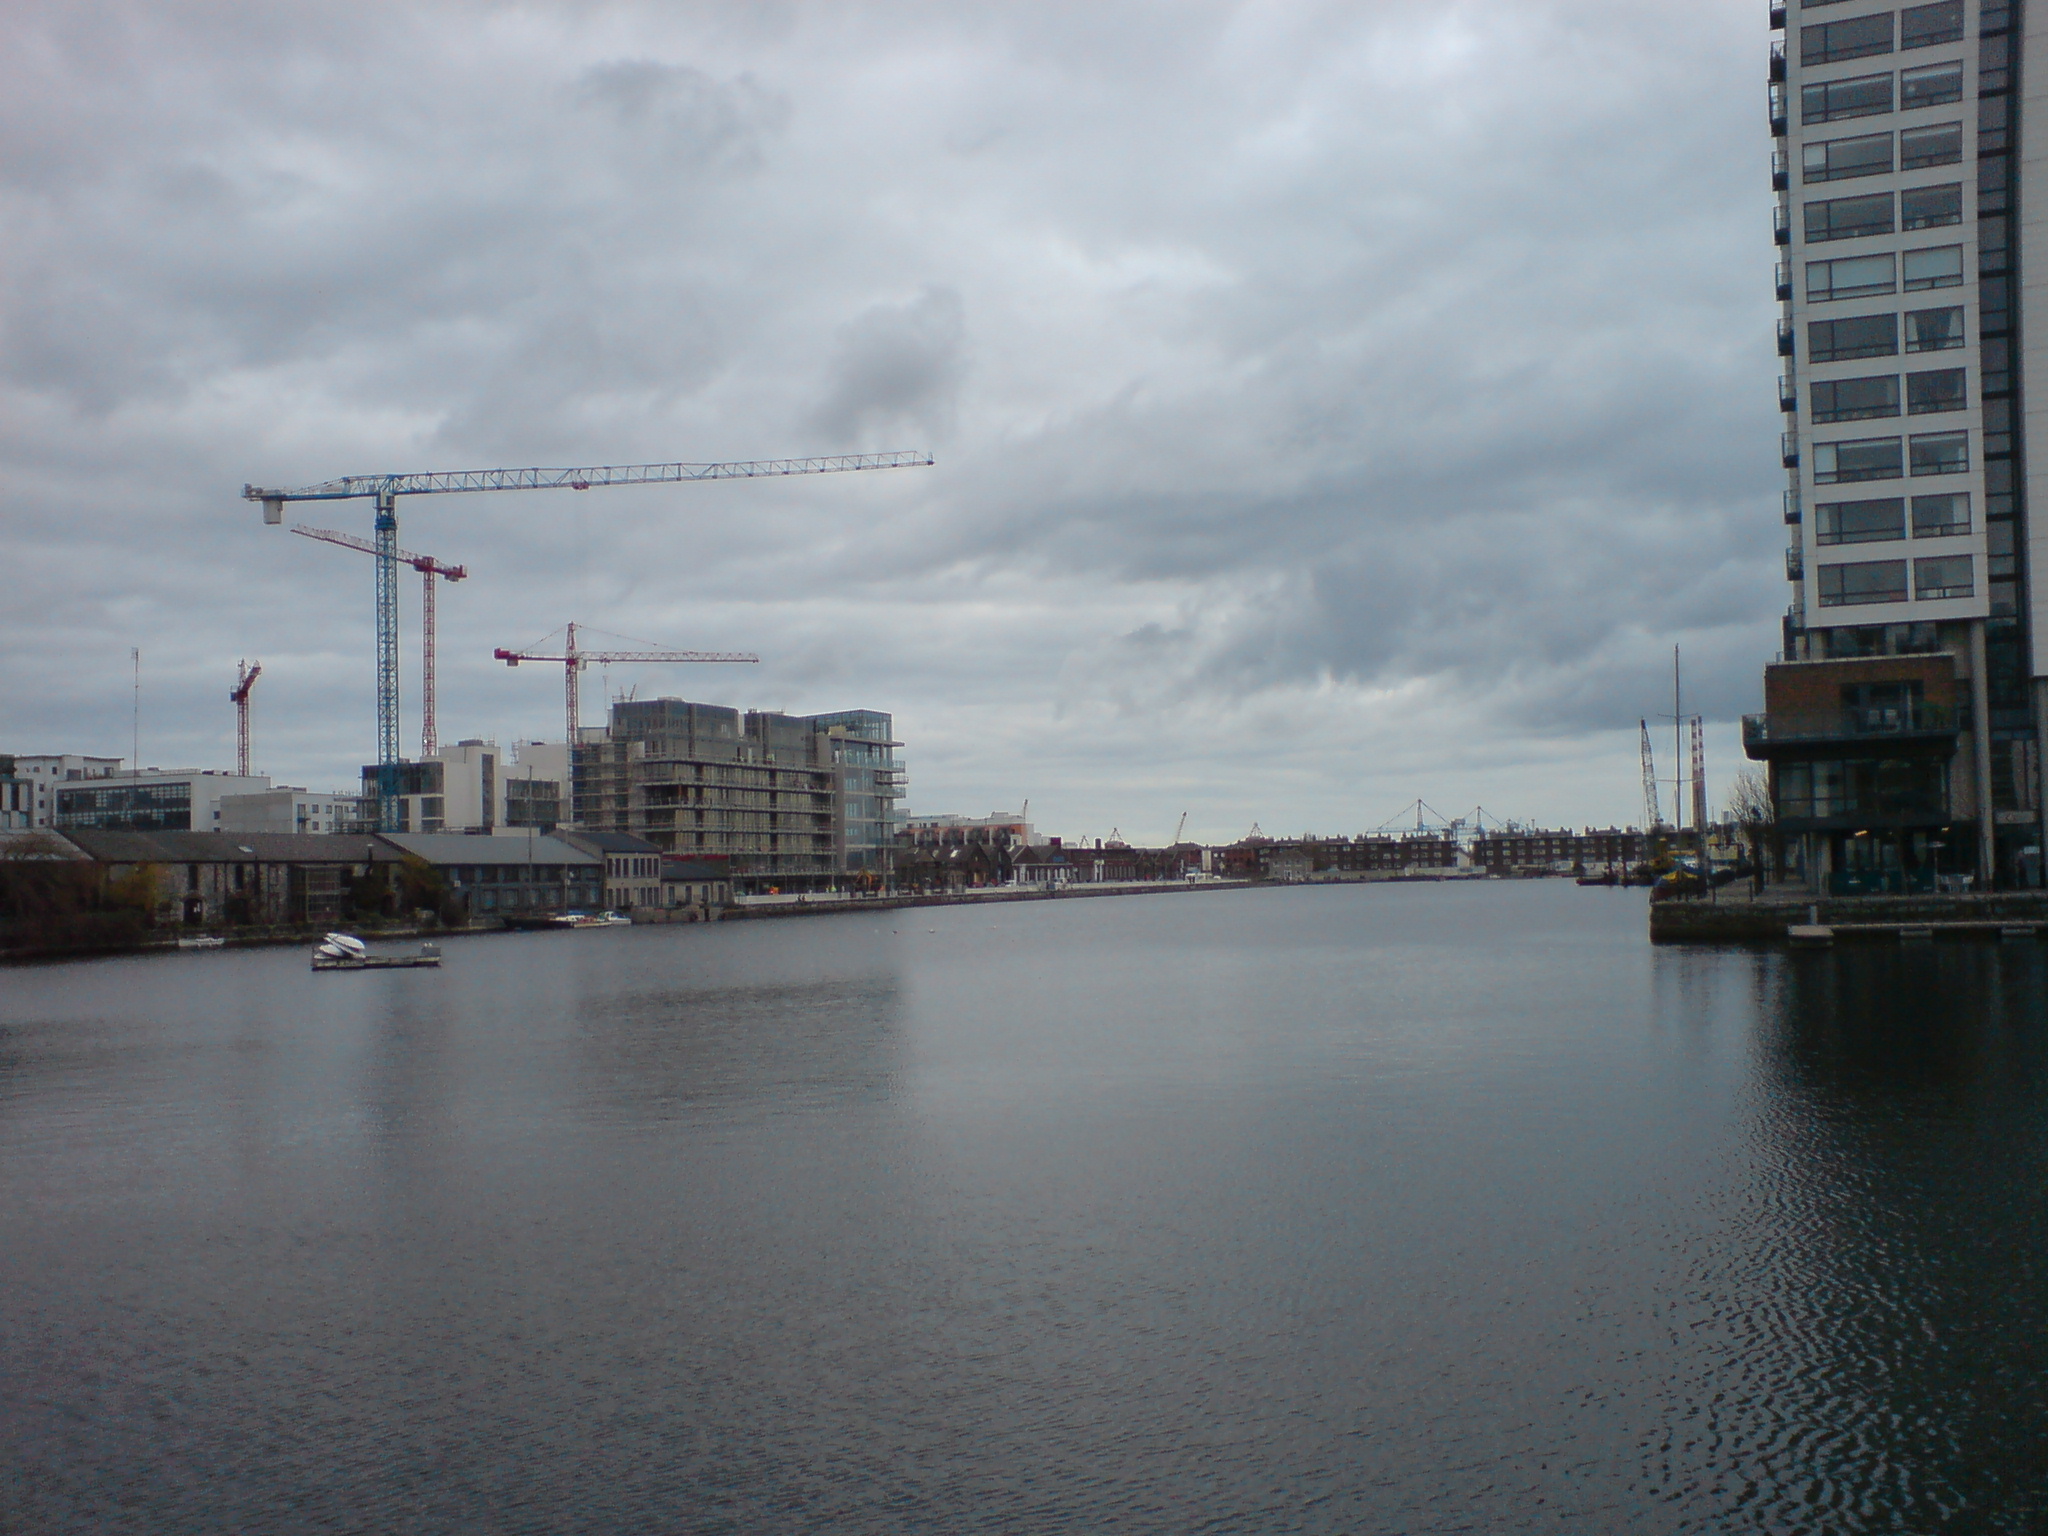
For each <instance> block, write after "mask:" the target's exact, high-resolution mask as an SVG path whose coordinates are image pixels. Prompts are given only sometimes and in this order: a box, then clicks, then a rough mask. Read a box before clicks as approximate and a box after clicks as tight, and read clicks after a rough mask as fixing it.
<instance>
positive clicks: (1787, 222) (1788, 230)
mask: <svg viewBox="0 0 2048 1536" xmlns="http://www.w3.org/2000/svg"><path fill="white" fill-rule="evenodd" d="M1879 233H1882V231H1879ZM1771 239H1772V240H1774V241H1776V242H1777V243H1778V244H1779V245H1790V244H1791V243H1792V210H1791V209H1790V208H1788V207H1787V206H1786V205H1785V204H1783V203H1780V204H1778V206H1777V207H1776V208H1773V209H1772V210H1771Z"/></svg>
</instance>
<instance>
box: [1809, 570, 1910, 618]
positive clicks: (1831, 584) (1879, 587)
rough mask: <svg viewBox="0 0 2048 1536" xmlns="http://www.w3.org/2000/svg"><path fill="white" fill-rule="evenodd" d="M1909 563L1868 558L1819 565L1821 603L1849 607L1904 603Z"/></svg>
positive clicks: (1825, 605)
mask: <svg viewBox="0 0 2048 1536" xmlns="http://www.w3.org/2000/svg"><path fill="white" fill-rule="evenodd" d="M1905 600H1906V562H1905V561H1903V560H1869V561H1864V562H1862V563H1860V564H1856V565H1824V566H1822V567H1821V568H1820V605H1821V607H1823V608H1846V607H1849V606H1851V605H1854V604H1857V603H1903V602H1904V601H1905Z"/></svg>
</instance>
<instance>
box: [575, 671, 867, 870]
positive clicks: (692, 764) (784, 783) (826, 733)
mask: <svg viewBox="0 0 2048 1536" xmlns="http://www.w3.org/2000/svg"><path fill="white" fill-rule="evenodd" d="M890 729H891V721H890V717H889V716H888V715H886V714H880V713H877V712H876V711H874V710H864V709H861V710H846V711H842V712H839V713H836V714H825V715H784V714H778V713H774V712H771V711H761V710H748V711H746V712H745V713H744V714H743V713H742V712H740V711H739V710H736V709H729V708H726V707H724V706H723V705H717V704H693V703H690V702H688V701H687V700H684V699H637V700H624V701H621V702H619V703H616V704H614V705H613V706H612V712H611V721H610V724H609V725H608V726H607V727H606V729H604V730H603V731H586V732H584V739H583V740H582V741H580V742H578V743H577V746H576V761H575V812H576V817H575V819H576V825H577V826H579V827H581V828H583V829H585V830H588V831H593V832H622V833H630V834H632V835H633V836H635V837H642V838H645V839H646V840H647V841H648V842H650V843H652V844H654V846H655V847H657V848H659V849H660V850H661V851H662V852H664V853H669V854H680V855H684V856H687V857H691V858H699V859H714V860H725V861H729V867H730V869H731V871H732V874H733V876H734V878H735V879H736V880H739V881H741V882H742V883H747V884H752V885H757V886H758V885H762V884H766V883H771V882H772V883H775V884H777V885H779V886H782V887H785V888H789V889H801V888H805V887H808V886H824V885H829V884H833V883H836V882H837V881H838V879H839V878H840V877H841V876H843V875H847V874H863V873H869V872H876V873H879V872H881V871H883V870H884V869H885V868H886V866H887V862H888V857H889V851H890V849H891V846H892V844H893V842H894V839H895V832H896V810H895V806H896V801H897V800H898V799H899V798H901V796H902V794H903V787H904V786H903V775H904V766H903V764H902V762H901V761H900V760H899V759H898V758H897V757H896V756H895V749H896V748H897V747H898V746H899V745H900V743H898V742H896V741H894V740H892V739H891V737H890Z"/></svg>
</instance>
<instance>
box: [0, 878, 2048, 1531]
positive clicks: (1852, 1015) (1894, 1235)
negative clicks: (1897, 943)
mask: <svg viewBox="0 0 2048 1536" xmlns="http://www.w3.org/2000/svg"><path fill="white" fill-rule="evenodd" d="M2044 988H2048V978H2044V971H2043V958H2042V953H2041V951H2040V950H2039V949H2038V948H2036V947H2034V946H2020V945H2013V946H2009V947H2005V948H2001V947H1998V946H1993V945H1983V946H1963V945H1954V946H1949V945H1943V946H1934V947H1928V946H1921V947H1917V948H1913V949H1907V950H1896V949H1893V950H1864V951H1860V952H1842V953H1836V954H1822V955H1801V956H1785V955H1761V954H1748V953H1739V952H1706V951H1673V950H1664V951H1652V950H1651V949H1650V948H1649V946H1648V945H1647V944H1646V943H1645V942H1644V941H1643V911H1642V905H1641V901H1640V899H1639V896H1638V895H1637V894H1635V893H1629V892H1614V891H1581V890H1578V889H1577V888H1575V887H1572V886H1569V885H1559V884H1554V883H1540V884H1495V885H1487V886H1480V887H1457V886H1413V887H1405V888H1389V887H1380V888H1356V887H1354V888H1350V889H1324V890H1307V889H1294V890H1279V891H1268V892H1251V893H1243V894H1227V893H1214V894H1203V895H1198V896H1183V897H1165V898H1149V899H1137V900H1108V901H1074V902H1066V903H1055V904H1036V905H1030V906H1024V907H1015V908H1009V909H1005V910H994V911H973V910H966V909H961V908H947V909H940V910H937V911H931V912H920V913H884V914H871V915H864V916H854V917H841V918H831V919H813V920H793V921H788V922H775V923H757V924H730V925H726V926H723V927H717V928H712V929H708V930H707V929H696V928H670V929H642V930H630V931H622V932H612V933H605V932H590V933H582V934H544V935H532V936H521V937H512V936H506V937H493V938H481V939H474V940H464V941H457V942H453V943H451V944H450V945H449V946H448V962H447V966H446V968H445V970H443V971H442V972H441V973H439V974H432V973H419V974H408V973H393V974H387V975H355V976H347V975H342V976H334V975H326V976H317V977H316V976H314V975H312V974H311V973H310V972H309V971H308V970H307V969H306V961H305V957H304V955H303V954H301V953H298V952H274V951H273V952H249V953H237V954H229V953H216V954H185V955H178V956H173V957H164V958H152V959H146V960H133V961H103V962H99V963H95V964H88V965H73V966H61V967H51V968H42V969H31V970H14V971H8V972H0V1445H4V1446H5V1447H6V1454H7V1455H8V1457H9V1459H10V1463H11V1465H10V1466H9V1467H8V1469H7V1472H6V1475H5V1476H4V1477H0V1529H5V1530H7V1531H9V1532H14V1531H20V1532H46V1531H47V1532H71V1531H79V1532H86V1531H90V1532H96V1533H97V1532H126V1531H137V1532H143V1531H146V1532H151V1533H160V1532H182V1531H208V1532H214V1531H253V1532H265V1533H271V1532H299V1531H365V1532H371V1531H374V1532H445V1531H454V1530H465V1531H532V1532H548V1533H555V1532H592V1533H597V1532H603V1533H613V1532H623V1531H643V1530H644V1531H665V1530H666V1531H691V1532H696V1531H704V1532H713V1531H733V1532H748V1533H752V1532H767V1531H774V1532H812V1531H815V1532H828V1531H829V1532H974V1531H1018V1532H1040V1531H1075V1532H1094V1531H1112V1530H1113V1531H1126V1532H1161V1533H1168V1532H1171V1533H1180V1532H1196V1531H1246V1532H1281V1531H1318V1532H1321V1531H1328V1532H1375V1531H1385V1532H1403V1533H1406V1532H1435V1531H1464V1530H1510V1529H1512V1530H1531V1531H1560V1532H1565V1531H1570V1532H1585V1531H1589V1530H1622V1529H1627V1530H1630V1531H1636V1532H1663V1531H1715V1532H1719V1531H1748V1530H1756V1531H1772V1532H1792V1531H1814V1532H1822V1531H1825V1532H1850V1531H1882V1532H1926V1531H1949V1530H1954V1531H1968V1532H1980V1531H1985V1532H2003V1531H2012V1532H2020V1531H2029V1532H2031V1531H2038V1530H2041V1529H2044V1528H2048V1493H2044V1482H2048V1470H2044V1467H2048V1462H2044V1451H2043V1448H2044V1446H2048V1400H2044V1399H2048V1386H2044V1381H2048V1375H2044V1372H2048V1329H2044V1316H2043V1314H2044V1304H2048V1273H2044V1264H2048V1224H2044V1216H2048V1016H2044V1008H2043V999H2044Z"/></svg>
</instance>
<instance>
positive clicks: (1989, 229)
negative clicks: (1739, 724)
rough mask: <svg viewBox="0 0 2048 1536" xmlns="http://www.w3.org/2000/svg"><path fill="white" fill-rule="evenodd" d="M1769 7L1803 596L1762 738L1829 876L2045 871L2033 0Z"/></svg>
mask: <svg viewBox="0 0 2048 1536" xmlns="http://www.w3.org/2000/svg"><path fill="white" fill-rule="evenodd" d="M1771 23H1772V26H1773V27H1774V28H1778V29H1782V30H1783V33H1784V38H1783V41H1782V42H1779V43H1775V44H1774V45H1773V46H1772V50H1771V61H1770V76H1771V80H1770V118H1771V125H1770V126H1771V133H1772V136H1773V140H1774V144H1775V150H1774V154H1773V161H1772V181H1773V184H1774V186H1775V187H1776V189H1777V193H1778V207H1777V220H1776V231H1775V238H1776V241H1777V245H1778V250H1779V260H1778V267H1777V292H1778V299H1779V301H1780V304H1781V306H1782V312H1781V318H1780V320H1779V323H1778V351H1779V353H1780V355H1781V357H1782V358H1783V368H1784V372H1783V377H1782V379H1781V380H1780V384H1779V403H1780V405H1781V407H1782V408H1783V410H1784V412H1785V432H1784V440H1783V460H1784V465H1785V469H1786V472H1787V482H1788V483H1787V486H1786V490H1785V504H1784V516H1785V522H1786V524H1787V526H1788V532H1789V540H1788V547H1787V549H1786V554H1785V558H1786V574H1787V576H1788V577H1789V578H1790V581H1791V585H1792V600H1791V604H1790V607H1789V609H1788V612H1787V614H1786V617H1785V623H1784V652H1783V655H1782V656H1781V658H1780V660H1779V662H1778V663H1777V664H1776V665H1774V666H1772V667H1770V668H1769V669H1767V672H1766V677H1765V705H1766V709H1765V713H1764V714H1762V715H1756V716H1751V717H1750V718H1749V719H1748V720H1746V721H1745V722H1744V744H1745V747H1746V749H1747V750H1748V752H1749V755H1750V756H1752V757H1754V758H1758V759H1761V760H1763V761H1766V762H1767V763H1768V764H1769V765H1770V772H1771V778H1772V788H1773V795H1774V798H1775V801H1776V805H1777V809H1778V815H1779V823H1780V827H1781V829H1782V830H1783V831H1785V832H1786V833H1788V834H1790V835H1791V836H1792V837H1793V839H1794V840H1795V842H1796V843H1797V845H1798V846H1799V847H1800V848H1801V850H1802V852H1803V854H1804V857H1805V859H1806V862H1807V866H1808V873H1809V874H1810V875H1811V876H1813V877H1814V878H1816V879H1817V880H1820V881H1822V882H1823V883H1825V884H1826V885H1828V886H1829V888H1831V889H1834V890H1837V891H1855V890H1910V889H1925V888H1931V887H1933V886H1934V884H1935V883H1936V882H1937V881H1938V880H1940V879H1941V878H1942V877H1944V876H1946V877H1950V878H1952V879H1955V880H1957V881H1961V880H1964V879H1967V880H1969V881H1971V882H1974V883H1977V884H1978V885H1979V886H1980V887H1981V886H1983V885H1989V884H1991V883H1993V882H1994V881H1995V882H1996V883H1998V884H2005V885H2009V884H2018V883H2029V882H2032V881H2035V880H2038V878H2039V868H2040V864H2039V855H2038V848H2039V846H2040V826H2039V821H2040V815H2041V809H2040V805H2041V797H2040V790H2039V765H2040V740H2041V730H2042V724H2043V716H2042V712H2041V711H2040V710H2039V709H2038V708H2037V707H2036V702H2037V698H2038V696H2039V694H2040V691H2041V685H2040V684H2037V683H2036V681H2035V679H2036V678H2040V679H2042V680H2043V681H2044V682H2048V656H2043V655H2037V653H2036V641H2035V636H2037V635H2039V634H2041V633H2042V632H2043V631H2042V623H2043V622H2044V620H2048V614H2041V613H2036V612H2034V611H2033V609H2032V606H2031V603H2032V602H2033V601H2037V599H2030V596H2029V593H2028V591H2027V580H2026V570H2027V565H2028V556H2029V553H2030V550H2029V535H2028V527H2029V523H2028V495H2027V491H2028V477H2027V472H2026V468H2025V466H2026V462H2027V456H2026V453H2025V439H2026V426H2027V418H2026V417H2025V416H2024V415H2023V413H2022V408H2021V394H2022V383H2023V379H2024V375H2025V373H2026V368H2027V363H2028V360H2029V357H2028V353H2027V351H2026V349H2025V347H2024V346H2023V345H2022V341H2021V335H2020V313H2021V308H2022V299H2023V297H2024V296H2025V295H2026V294H2027V293H2029V292H2030V291H2032V290H2034V289H2036V288H2038V287H2039V285H2040V283H2041V282H2042V281H2044V280H2048V230H2043V231H2041V232H2040V233H2039V234H2038V235H2036V236H2035V237H2034V238H2032V239H2031V240H2030V239H2029V238H2027V236H2028V229H2027V226H2026V225H2025V223H2024V221H2025V219H2026V218H2028V217H2029V216H2031V217H2032V218H2033V219H2034V220H2035V221H2036V222H2037V223H2038V222H2039V221H2040V220H2041V219H2042V218H2043V217H2044V212H2043V210H2048V183H2041V178H2042V177H2043V176H2048V164H2044V162H2043V160H2042V159H2041V153H2042V151H2048V109H2044V110H2043V111H2041V112H2039V113H2034V114H2025V113H2023V112H2022V111H2021V100H2022V96H2021V93H2020V92H2019V91H2018V90H2017V89H2016V87H2017V85H2018V82H2019V81H2020V80H2021V79H2022V78H2025V76H2026V72H2025V71H2024V70H2023V69H2022V65H2023V63H2024V62H2025V61H2024V58H2023V55H2024V52H2025V49H2024V45H2023V41H2022V32H2021V26H2020V16H2019V11H2018V8H2017V6H2014V5H2011V4H2009V3H2007V0H1934V3H1932V4H1922V5H1899V4H1896V3H1894V4H1889V5H1884V4H1878V3H1875V0H1793V3H1792V4H1790V5H1789V6H1773V8H1772V10H1771ZM2044 36H2048V34H2044ZM2044 47H2048V43H2044V44H2037V47H2036V51H2041V50H2042V48H2044ZM2034 76H2035V77H2036V78H2040V79H2041V81H2042V85H2043V87H2048V54H2044V56H2043V58H2042V59H2041V61H2040V65H2039V67H2038V68H2037V69H2036V70H2035V71H2034ZM2029 123H2033V124H2034V126H2033V127H2032V129H2031V131H2032V132H2033V133H2034V136H2035V140H2036V141H2038V147H2037V148H2036V150H2035V152H2034V154H2033V155H2032V156H2029V154H2028V153H2027V148H2026V144H2025V143H2023V140H2022V130H2023V128H2026V127H2027V125H2028V124H2029ZM2023 166H2024V167H2026V168H2025V169H2023ZM2030 183H2041V184H2040V185H2038V187H2037V186H2036V185H2032V184H2030ZM2028 252H2031V253H2032V254H2031V262H2032V266H2031V267H2029V266H2028V265H2027V264H2026V256H2025V253H2028ZM2030 274H2033V276H2032V281H2031V282H2030V281H2029V277H2030ZM2044 336H2048V332H2044ZM2044 366H2048V364H2044ZM2044 377H2048V376H2044ZM2043 399H2044V400H2048V389H2044V391H2043ZM2044 429H2048V422H2044ZM2036 457H2037V458H2038V459H2039V461H2040V462H2041V464H2042V466H2043V468H2044V472H2048V449H2044V452H2043V453H2042V454H2040V455H2037V456H2036ZM2040 504H2041V505H2042V507H2043V508H2044V509H2048V487H2044V489H2043V498H2042V499H2041V502H2040Z"/></svg>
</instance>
